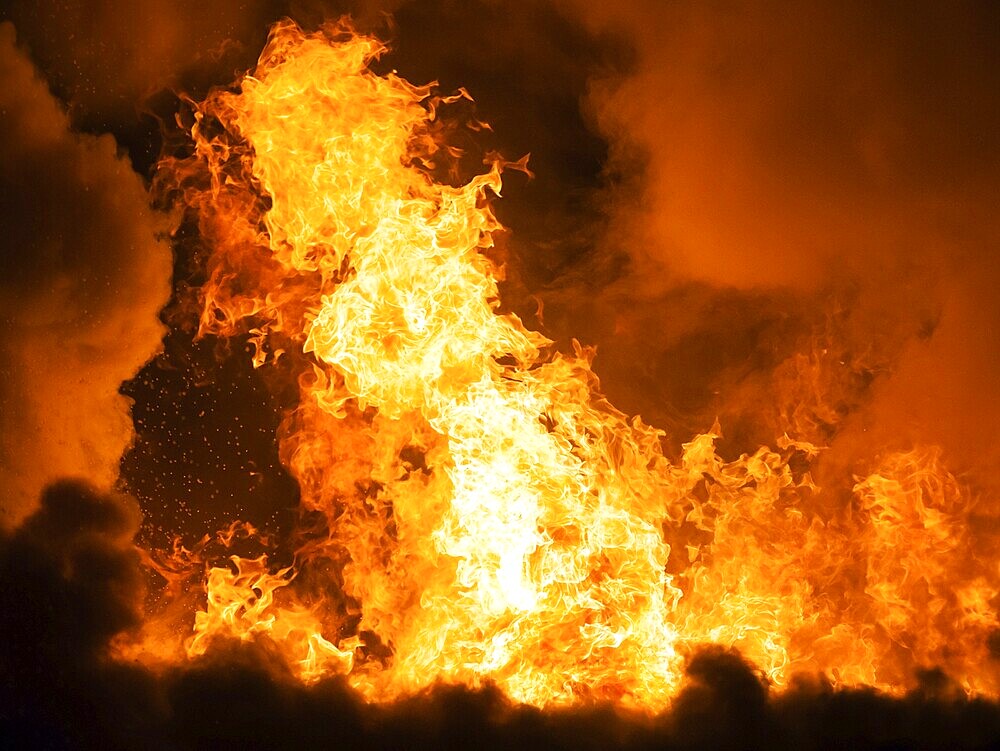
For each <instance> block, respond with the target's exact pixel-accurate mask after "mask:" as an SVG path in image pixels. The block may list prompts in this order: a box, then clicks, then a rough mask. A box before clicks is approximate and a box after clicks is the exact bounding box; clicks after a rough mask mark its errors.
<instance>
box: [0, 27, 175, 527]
mask: <svg viewBox="0 0 1000 751" xmlns="http://www.w3.org/2000/svg"><path fill="white" fill-rule="evenodd" d="M0 80H2V82H3V83H2V86H0V110H2V115H0V129H2V139H0V143H2V145H0V150H2V155H0V193H2V195H3V205H2V211H0V230H2V234H3V240H2V242H3V255H2V260H0V263H2V268H0V317H2V319H3V327H2V329H0V360H2V362H3V365H2V369H3V380H2V383H0V404H2V409H0V486H2V487H3V492H4V502H3V505H2V511H3V518H2V523H3V524H4V525H10V524H12V523H16V522H17V521H19V520H20V519H21V518H22V517H23V516H24V514H25V513H26V512H28V511H30V510H31V508H32V507H33V506H34V505H35V504H36V503H37V498H38V495H39V493H40V491H41V490H42V488H43V487H44V486H45V485H47V484H48V483H50V482H52V481H53V480H55V479H57V478H60V477H65V476H83V477H87V478H90V479H91V480H92V481H93V482H95V483H97V484H99V485H101V486H103V487H110V486H111V485H112V483H114V481H115V479H116V478H117V475H118V462H119V460H120V458H121V455H122V452H123V451H124V450H125V448H126V446H127V445H128V443H129V441H130V438H131V436H132V432H133V431H132V421H131V418H130V416H129V411H128V406H129V405H128V400H127V399H125V398H124V397H122V396H121V395H119V393H118V389H119V387H120V385H121V383H122V381H124V380H127V379H129V378H131V377H132V376H134V375H135V374H136V372H137V371H138V369H139V368H140V367H141V366H142V365H143V363H145V362H146V361H147V360H148V359H149V358H150V357H151V356H152V355H153V354H154V353H155V352H156V350H157V348H158V346H159V342H160V338H161V336H162V335H163V327H162V326H161V324H160V322H159V320H158V319H157V311H158V310H159V309H160V307H162V306H163V304H164V303H165V302H166V301H167V298H168V295H169V280H170V249H169V246H168V245H167V243H166V242H165V241H162V240H160V239H158V233H160V232H162V231H164V230H165V229H166V227H165V224H164V223H163V221H162V220H161V219H159V218H157V217H156V216H155V215H154V214H153V212H152V211H151V210H150V209H149V207H148V197H147V194H146V189H145V187H144V186H143V183H142V180H141V179H140V177H139V176H138V175H136V174H135V172H134V171H133V170H132V168H131V165H130V164H129V160H128V159H127V157H125V156H123V155H121V154H120V153H119V152H118V148H117V145H116V144H115V140H114V139H113V138H112V137H111V136H101V137H94V136H87V135H80V134H77V133H74V132H73V131H72V130H71V128H70V125H69V121H68V119H67V116H66V114H65V112H64V111H63V109H62V107H61V105H60V104H59V103H58V102H57V101H56V100H55V99H54V98H53V97H52V95H51V94H50V93H49V91H48V89H47V88H46V84H45V81H44V80H42V79H41V78H40V77H39V75H38V74H37V73H36V71H35V69H34V66H33V65H32V64H31V62H30V61H29V60H28V58H27V57H26V56H25V55H24V53H23V52H22V51H21V50H19V49H18V48H17V46H16V43H15V38H14V29H13V27H12V26H11V25H10V24H4V25H3V26H2V27H0Z"/></svg>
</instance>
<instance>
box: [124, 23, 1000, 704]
mask: <svg viewBox="0 0 1000 751" xmlns="http://www.w3.org/2000/svg"><path fill="white" fill-rule="evenodd" d="M384 50H385V47H384V46H383V44H382V43H381V42H379V41H378V40H376V39H374V38H371V37H367V36H363V35H359V34H357V33H355V32H354V31H353V30H352V29H351V27H350V26H349V24H347V23H346V22H340V23H337V24H332V25H328V26H326V27H325V28H323V29H321V30H320V31H319V32H316V33H305V32H303V31H302V30H301V29H300V28H299V27H297V26H296V25H295V24H293V23H291V22H282V23H279V24H277V25H276V26H275V27H274V28H273V29H272V32H271V35H270V38H269V41H268V43H267V46H266V48H265V49H264V51H263V53H262V55H261V57H260V60H259V63H258V65H257V67H256V69H255V70H254V71H253V72H252V73H251V74H248V75H246V76H245V77H243V78H242V80H241V81H239V82H238V85H237V86H236V87H234V88H232V89H229V90H225V91H217V92H215V93H213V94H211V95H210V96H209V97H208V99H206V100H205V101H203V102H191V105H192V107H193V112H194V119H193V121H192V124H191V136H192V139H193V143H194V152H193V155H192V156H190V157H189V158H185V159H173V160H165V161H164V163H163V164H162V165H161V173H163V174H164V175H168V176H169V180H170V181H171V184H172V185H173V186H174V187H175V188H176V189H177V194H178V195H179V196H180V197H181V199H182V201H183V202H184V204H185V205H186V206H187V207H189V209H190V210H191V211H194V212H195V213H196V214H197V216H198V221H199V223H200V231H201V236H202V239H203V241H204V242H205V243H206V244H207V245H208V246H209V247H210V248H211V249H212V257H211V259H210V261H209V266H208V271H209V281H208V282H207V283H206V284H205V286H204V287H203V289H202V299H203V303H204V305H203V315H202V320H201V328H202V331H203V332H204V333H211V334H219V335H233V334H238V333H244V334H246V333H249V334H250V336H251V341H252V342H253V343H254V345H255V347H256V354H255V356H254V362H255V364H256V365H258V366H261V367H270V366H271V364H272V362H273V361H274V360H275V359H276V358H279V357H286V358H291V360H292V361H294V362H296V363H300V364H301V367H300V368H299V370H300V375H299V384H300V389H301V401H300V405H299V407H298V409H297V410H296V411H295V413H294V414H292V415H291V416H289V417H288V419H286V421H285V424H284V425H283V427H282V430H281V443H280V446H281V457H282V459H283V462H284V464H285V466H286V467H287V468H288V469H289V471H290V472H291V473H292V474H293V475H294V476H295V477H296V478H297V480H298V481H299V484H300V488H301V504H302V519H303V522H302V530H301V534H300V535H299V536H298V539H299V541H300V544H299V545H298V547H297V549H296V551H295V559H294V562H293V563H292V564H291V565H290V566H281V567H272V566H271V565H270V564H269V562H268V558H267V557H266V556H261V557H258V558H241V557H238V556H234V557H233V560H232V562H231V565H227V566H210V567H209V568H208V572H207V580H206V582H205V589H203V590H202V592H203V593H204V592H205V591H207V600H205V601H204V603H203V604H202V605H201V606H200V608H199V612H197V614H196V615H195V617H194V627H193V632H192V633H191V634H190V635H189V636H187V637H185V638H184V639H183V644H181V643H180V640H175V642H176V643H174V644H173V645H171V644H170V643H169V642H170V641H171V639H170V638H169V637H168V636H165V635H164V634H165V633H166V632H167V631H168V629H166V628H164V629H161V632H160V633H155V632H156V623H157V620H156V619H155V618H153V619H151V621H150V624H149V625H148V628H147V631H146V632H145V634H144V636H143V640H141V642H140V643H137V644H133V645H131V647H125V646H122V647H121V648H122V650H124V651H129V652H130V654H131V655H133V656H136V655H141V656H144V657H145V658H146V659H148V660H150V661H151V662H153V661H155V658H157V657H158V658H159V659H165V660H180V659H189V658H193V657H196V656H198V655H200V654H203V653H205V652H206V651H207V650H209V649H211V645H212V643H213V641H214V640H215V639H218V638H235V639H241V640H245V641H246V640H262V639H266V640H270V643H271V644H272V645H273V646H274V647H275V649H276V650H277V651H278V652H279V653H280V654H281V655H282V656H283V658H284V660H285V662H286V663H287V665H288V667H289V669H290V670H291V671H292V672H293V673H294V674H295V675H296V676H297V677H298V678H300V679H301V680H303V681H307V682H309V681H314V680H317V679H319V678H322V677H324V676H329V675H344V676H346V679H347V680H348V682H349V683H350V684H351V685H353V686H354V687H355V688H356V689H357V690H358V691H359V692H360V693H361V694H362V695H363V696H365V697H366V698H369V699H372V700H375V699H379V700H392V699H395V698H397V697H400V696H403V695H406V694H411V693H413V692H416V691H420V690H422V689H424V688H426V687H428V686H431V685H433V684H435V683H440V682H444V683H457V684H464V685H468V686H480V685H483V684H485V683H491V684H494V685H496V686H498V687H499V688H500V689H501V690H502V691H504V692H505V693H506V694H507V695H508V696H509V697H510V698H511V699H512V700H515V701H519V702H526V703H531V704H535V705H538V706H552V705H567V704H573V703H579V702H585V701H588V702H589V701H611V702H614V703H617V704H620V705H622V706H626V707H632V708H638V709H643V710H649V711H657V710H660V709H662V708H664V707H665V706H667V705H668V704H669V702H670V700H671V697H672V696H674V695H675V694H676V693H677V691H678V689H679V687H680V686H681V685H682V676H683V659H684V656H685V655H686V654H688V653H690V651H691V650H692V649H694V648H695V647H697V646H698V645H701V644H705V643H718V644H723V645H725V646H729V647H735V648H738V649H740V650H741V651H742V652H743V653H744V654H745V655H746V656H747V658H748V659H750V660H751V661H753V662H754V663H755V664H756V665H757V666H759V668H760V670H761V671H762V672H763V674H765V675H766V676H767V678H768V679H769V680H770V681H771V682H772V683H773V684H775V685H776V686H778V687H781V686H783V685H786V684H787V682H788V681H789V679H790V677H791V676H793V675H794V674H796V673H800V672H812V673H815V672H824V673H826V674H827V676H828V678H829V679H830V680H831V681H833V682H834V683H836V684H838V685H856V684H861V683H864V684H869V685H872V686H875V687H877V688H880V689H883V690H886V691H890V692H892V691H902V690H905V689H906V688H908V687H909V686H911V685H912V681H913V675H912V674H913V670H914V668H917V667H920V666H930V665H938V666H942V667H943V668H944V669H946V670H947V672H948V673H949V674H950V675H951V676H953V677H954V678H955V679H956V680H957V681H959V682H960V684H961V685H962V686H963V687H964V688H965V689H966V690H967V691H969V692H977V693H985V694H991V695H995V694H996V691H997V674H996V670H995V669H993V668H991V667H984V665H986V664H987V663H988V662H989V660H988V658H987V654H988V648H987V641H988V638H989V636H990V635H991V634H992V633H993V631H994V629H996V627H997V623H996V618H995V616H994V613H995V608H993V607H992V606H991V603H992V602H993V601H994V599H995V597H996V594H997V589H996V584H997V582H996V578H997V573H998V572H997V568H996V566H995V565H994V564H993V563H992V562H990V561H984V560H981V558H980V557H979V556H977V555H976V554H975V553H974V547H975V546H973V545H970V544H968V541H969V539H970V535H971V534H972V532H971V531H970V529H969V526H968V507H969V505H970V500H971V499H970V498H969V497H968V493H967V491H966V490H965V489H964V488H963V487H962V486H961V485H960V483H959V482H958V481H957V480H956V479H955V478H954V477H953V476H951V475H950V474H949V473H948V471H947V469H946V468H945V467H944V466H943V464H942V462H941V461H940V456H939V454H938V453H937V452H936V451H935V450H934V449H933V448H922V447H917V448H915V449H914V450H913V451H911V452H908V453H897V454H892V455H889V456H887V457H885V458H884V460H883V461H882V463H881V465H880V466H878V467H876V468H875V469H874V471H872V472H871V473H870V474H869V475H868V476H867V477H864V478H859V479H858V481H857V484H856V486H855V488H854V491H853V498H852V499H851V501H850V503H848V504H846V505H845V506H844V507H843V508H840V509H839V510H836V511H830V510H828V509H827V507H825V506H823V505H822V504H816V503H814V502H813V501H814V499H815V498H816V497H817V495H818V494H819V493H820V489H819V488H818V487H817V486H816V484H815V483H814V482H813V480H812V478H811V476H810V474H809V472H808V467H809V465H810V462H812V461H813V460H814V459H815V458H816V456H817V455H818V454H819V453H820V452H821V450H822V449H821V448H819V447H817V446H815V445H813V444H812V443H811V442H810V441H809V440H807V439H805V438H803V437H802V436H796V435H794V434H792V435H791V437H789V435H784V436H778V437H776V438H777V440H776V448H774V449H771V448H767V447H764V448H761V449H760V450H759V451H757V452H756V453H754V454H752V455H747V456H743V457H741V458H740V459H738V460H736V461H732V462H726V461H723V460H722V459H721V458H720V457H719V456H718V455H717V453H716V451H715V441H716V439H717V438H718V435H719V431H718V428H716V429H714V430H713V431H712V432H711V433H708V434H704V435H700V436H696V437H694V438H693V439H692V440H691V441H690V442H689V443H687V444H685V446H684V452H683V455H682V457H681V458H680V460H679V461H677V462H672V461H669V460H668V459H667V458H666V457H665V455H664V453H663V450H662V448H661V438H662V434H661V432H660V431H658V430H656V429H654V428H652V427H650V426H648V425H646V424H644V423H643V422H642V421H641V420H639V419H638V418H636V419H629V418H628V417H627V416H626V415H624V414H623V413H621V412H620V411H618V410H616V409H615V408H614V407H613V406H611V405H610V404H609V403H608V402H607V401H605V400H604V399H603V398H602V396H601V393H600V390H599V384H598V382H597V379H596V377H595V375H594V373H593V372H592V370H591V365H590V359H591V354H592V353H591V352H590V351H588V350H586V349H584V348H582V347H576V348H575V350H574V351H573V352H572V353H566V352H560V351H557V349H556V348H555V347H554V346H553V344H552V342H550V341H549V340H548V339H546V337H544V336H543V335H541V334H539V333H537V332H534V331H531V330H529V329H528V328H526V326H525V325H524V324H523V323H522V321H521V320H520V319H519V318H518V317H517V316H515V315H513V314H511V313H504V312H501V309H500V302H499V293H498V281H499V280H501V278H502V266H501V265H500V264H499V263H498V262H497V261H496V258H495V254H492V253H491V249H492V248H493V243H494V237H495V236H496V234H497V233H498V232H499V231H500V230H501V229H502V227H501V226H500V224H499V222H498V220H497V219H496V217H495V215H494V213H493V211H492V209H491V202H492V201H493V199H494V198H496V197H498V196H499V195H500V192H501V171H502V169H503V168H504V166H505V163H504V162H502V161H501V160H495V161H494V162H492V163H490V164H488V165H487V166H486V168H484V170H483V171H482V173H481V174H479V175H478V176H475V177H474V178H472V179H471V180H470V181H468V182H465V183H463V184H458V185H452V184H450V183H449V182H447V181H442V180H439V179H436V177H435V175H436V174H437V172H439V171H440V170H439V169H438V168H439V167H440V166H441V165H442V164H446V163H447V162H448V161H449V160H451V159H454V158H455V157H456V156H457V153H456V151H455V150H454V149H453V148H452V147H450V146H449V145H448V144H447V143H446V140H445V139H444V137H443V136H441V135H440V134H441V132H442V130H441V129H440V128H439V127H437V126H438V124H439V123H440V121H441V118H442V117H443V115H442V110H443V109H445V108H447V105H449V104H450V103H452V102H453V101H455V100H456V99H457V98H459V97H464V96H467V95H466V94H465V93H464V91H463V92H460V93H459V94H457V95H456V96H455V97H441V96H438V95H436V94H435V93H434V91H433V89H432V87H430V86H414V85H412V84H410V83H408V82H406V81H405V80H403V79H402V78H400V77H399V76H397V75H395V74H393V73H390V74H388V75H378V74H376V73H375V72H373V71H372V70H371V68H370V67H369V66H370V64H371V63H372V61H373V60H375V59H376V58H378V56H379V55H381V54H382V53H383V52H384ZM521 166H523V164H522V165H521ZM824 509H827V510H824ZM185 552H186V551H185ZM175 558H176V555H175ZM196 558H197V556H194V557H192V560H194V559H196ZM199 565H200V564H199ZM176 570H177V567H176V566H175V567H174V568H173V569H171V568H170V567H168V566H163V565H161V566H160V571H161V572H162V573H164V575H165V576H168V578H169V577H171V576H174V577H176V576H179V575H178V574H177V573H176ZM171 572H173V573H171ZM177 597H178V599H183V598H182V597H181V595H180V594H178V595H177ZM167 620H169V619H167V618H165V617H164V618H163V619H162V621H163V622H166V621H167Z"/></svg>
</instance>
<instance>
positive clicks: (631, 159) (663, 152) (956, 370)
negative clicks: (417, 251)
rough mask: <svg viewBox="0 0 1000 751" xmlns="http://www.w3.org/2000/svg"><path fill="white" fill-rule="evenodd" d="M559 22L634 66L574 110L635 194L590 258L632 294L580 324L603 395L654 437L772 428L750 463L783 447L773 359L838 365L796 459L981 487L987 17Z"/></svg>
mask: <svg viewBox="0 0 1000 751" xmlns="http://www.w3.org/2000/svg"><path fill="white" fill-rule="evenodd" d="M565 7H568V8H571V9H572V10H571V12H576V13H579V14H580V17H581V18H583V19H585V21H586V23H588V24H589V26H590V28H592V29H593V30H595V31H599V32H601V33H606V34H618V35H620V36H621V37H622V38H625V39H628V40H630V41H631V42H632V43H633V44H634V47H635V50H636V63H635V66H634V69H633V70H632V71H631V72H629V73H628V74H627V75H624V76H607V77H604V78H595V79H593V80H592V84H591V89H590V95H589V97H588V100H587V107H588V109H589V111H590V112H591V113H592V115H593V117H594V121H595V123H596V125H597V127H598V129H599V130H600V132H601V133H602V134H604V135H605V137H606V138H608V139H609V142H610V150H611V155H612V158H611V160H610V162H609V173H610V174H618V175H622V174H631V175H633V177H632V178H631V179H628V180H619V181H618V182H617V184H616V186H613V187H615V189H614V190H611V191H610V193H609V197H608V202H607V204H606V205H607V212H608V217H609V221H610V229H609V232H608V233H607V234H606V235H605V237H604V238H603V241H602V244H603V247H604V248H605V251H606V252H616V253H619V254H620V255H622V256H624V257H626V258H627V259H628V265H627V268H628V272H627V274H625V275H624V278H623V279H621V280H619V281H618V282H617V283H616V284H614V285H612V286H611V287H610V288H606V289H604V290H603V293H602V296H601V298H600V299H599V300H598V301H597V302H591V303H590V307H591V308H592V310H593V312H592V313H591V315H590V316H589V318H591V319H593V320H595V321H598V322H599V323H596V324H594V325H593V326H592V328H593V331H594V334H595V338H596V339H597V340H598V344H599V345H602V346H603V347H604V353H605V357H604V359H603V362H602V359H601V356H600V355H599V357H598V362H597V367H598V370H599V371H600V372H602V373H606V374H607V375H608V377H606V379H605V382H606V385H607V387H608V389H609V391H610V392H611V393H612V395H613V396H615V395H616V394H617V395H619V396H620V398H621V400H623V401H624V402H625V403H626V404H627V405H629V406H634V407H635V408H637V409H639V410H640V411H642V412H643V413H644V414H647V416H648V417H650V418H651V419H654V420H655V418H656V416H657V415H658V414H660V415H662V416H663V419H664V424H665V425H666V426H667V427H671V426H673V425H678V426H681V427H683V428H686V429H690V428H693V427H697V426H699V425H700V426H701V429H704V428H705V427H707V424H710V421H711V420H712V419H713V418H714V417H715V416H717V415H718V416H722V417H723V418H724V419H723V430H724V431H725V430H727V422H728V424H729V427H730V429H733V428H734V427H735V428H736V431H737V432H739V431H740V430H741V429H743V428H742V427H741V423H748V422H756V423H757V424H758V425H760V424H761V423H762V422H763V423H765V424H766V428H765V429H763V430H760V429H758V430H757V432H756V433H755V434H754V435H753V436H751V437H748V439H747V440H746V441H745V444H744V445H743V446H742V448H744V449H745V448H746V447H747V446H749V445H750V444H751V443H752V440H750V438H752V439H753V440H765V441H773V440H774V436H773V435H772V436H767V435H766V432H767V431H771V432H775V431H777V432H779V433H780V432H781V431H782V430H788V429H789V425H788V421H787V420H785V421H781V420H773V419H771V418H770V417H769V416H768V415H767V414H762V413H766V412H767V410H768V408H767V407H762V406H761V405H768V404H772V405H773V404H775V403H777V402H780V401H781V400H783V399H786V400H787V394H788V389H789V377H788V376H789V372H788V371H789V369H790V367H791V362H790V359H789V358H793V357H795V356H796V355H799V354H811V355H813V356H818V357H819V358H820V359H823V355H825V354H830V356H829V357H828V358H827V360H828V362H827V363H826V364H823V363H820V366H821V367H822V368H824V369H825V372H824V374H823V376H822V377H823V378H825V379H826V381H827V382H828V384H831V383H836V382H839V383H841V385H842V386H844V388H843V389H842V390H843V391H844V392H845V393H844V394H843V395H844V397H845V398H844V399H843V400H842V402H841V403H839V404H838V403H831V404H829V405H827V406H828V407H829V408H830V410H832V411H838V410H839V412H840V414H839V415H838V416H837V418H836V421H837V425H836V426H835V427H834V429H833V430H831V431H827V434H826V435H823V436H812V437H819V438H822V439H824V441H823V442H828V441H829V439H830V438H831V437H832V434H834V433H840V434H841V435H842V438H841V446H840V447H838V450H839V451H840V452H841V453H842V454H843V456H842V457H840V459H838V461H843V462H845V463H848V464H849V463H850V462H849V460H848V459H847V458H846V457H847V455H848V454H850V455H852V456H853V457H854V458H857V457H858V456H859V455H862V454H865V453H870V452H872V451H873V450H879V449H881V448H883V447H888V446H890V445H891V446H897V445H906V444H912V443H939V444H941V445H943V446H944V447H945V449H946V451H947V454H948V459H949V461H951V462H953V463H954V465H955V466H956V467H957V468H958V469H959V470H960V471H963V472H966V471H968V472H971V473H973V474H974V475H975V476H976V479H977V481H978V482H981V483H984V484H989V483H991V482H992V479H991V477H990V476H991V475H992V474H993V472H992V469H993V468H994V467H995V466H996V459H997V453H996V450H995V448H994V445H995V442H994V441H992V440H991V439H990V435H991V434H992V432H993V430H994V429H995V426H996V425H997V424H998V417H1000V414H998V412H997V407H996V405H997V404H998V403H1000V398H998V397H1000V393H998V391H997V389H998V386H997V383H998V382H997V380H996V379H995V378H993V377H992V376H990V375H989V374H990V373H991V372H993V371H994V370H995V368H996V366H997V364H998V363H997V354H998V353H1000V348H998V347H997V343H998V340H997V336H998V334H997V326H996V324H997V315H998V313H997V311H998V308H1000V306H998V304H997V301H996V296H995V294H994V292H993V290H994V289H995V288H996V285H997V283H998V282H1000V276H998V270H1000V266H998V264H997V260H996V256H997V252H998V249H997V240H998V238H1000V232H998V229H1000V227H998V222H997V219H996V212H995V210H994V206H993V204H994V202H995V200H994V196H995V195H996V194H997V190H998V188H1000V185H998V177H997V176H998V175H1000V170H998V167H1000V138H998V131H997V129H996V123H997V120H998V115H1000V94H998V92H1000V74H998V72H997V71H998V70H1000V66H998V65H997V62H998V60H997V44H996V42H997V33H998V28H1000V24H998V16H997V8H996V6H995V4H991V3H978V2H965V3H953V4H949V5H947V6H942V5H940V4H936V3H910V4H907V6H906V7H905V8H903V7H900V6H893V5H891V4H874V5H873V4H871V3H847V4H838V5H836V6H830V5H829V4H823V3H804V4H803V3H800V4H797V5H796V6H795V8H794V9H790V8H788V7H786V6H783V5H780V4H775V3H755V2H745V3H736V4H716V3H708V4H705V3H698V4H686V3H682V4H670V5H668V6H664V5H663V4H662V3H653V2H643V1H642V0H629V1H627V2H624V3H616V4H614V6H608V5H607V4H602V3H594V2H587V1H586V0H579V1H578V2H570V3H567V4H566V5H565ZM636 166H640V167H642V168H643V169H642V170H641V171H637V170H636V169H635V167H636ZM636 175H640V176H639V177H636ZM566 296H567V297H568V299H569V302H568V303H565V304H564V306H563V307H564V308H565V307H572V305H573V304H575V302H576V299H577V297H578V296H577V295H575V294H574V293H573V292H572V290H569V291H568V292H566ZM561 314H562V315H568V314H567V313H565V312H563V313H561ZM650 330H656V331H657V335H656V336H655V337H654V341H650V337H649V336H648V332H649V331H650ZM830 338H833V339H835V340H836V341H835V343H834V347H835V348H836V349H837V351H836V352H835V353H832V352H829V353H828V352H827V351H828V350H830V349H831V347H830V346H828V345H829V344H830V342H829V341H828V340H829V339H830ZM821 350H822V351H821ZM600 351H601V349H600V348H599V352H600ZM627 363H634V365H628V364H627ZM602 365H603V369H602ZM629 371H632V372H635V371H638V373H637V375H638V376H639V377H640V378H641V379H642V380H643V381H644V382H645V384H646V385H645V386H644V387H642V388H641V389H636V388H633V387H631V386H630V385H629V384H628V383H627V381H628V376H627V373H628V372H629ZM851 379H854V380H855V384H854V385H853V386H850V387H847V386H846V382H847V381H848V380H851ZM792 380H797V383H798V386H796V388H798V389H799V391H801V385H802V378H801V377H800V378H797V379H792ZM846 392H851V393H846ZM678 412H679V413H680V414H678ZM796 427H798V426H795V425H792V426H791V428H793V429H794V428H796ZM680 432H681V433H683V432H684V431H683V430H681V431H680ZM831 461H833V460H831ZM994 487H995V486H994Z"/></svg>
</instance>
